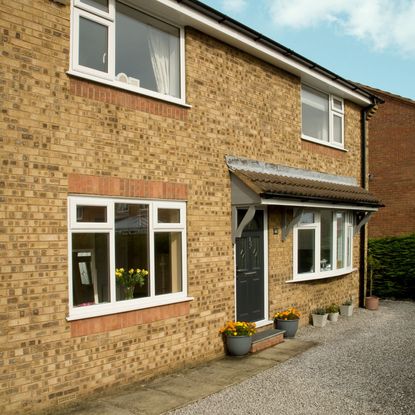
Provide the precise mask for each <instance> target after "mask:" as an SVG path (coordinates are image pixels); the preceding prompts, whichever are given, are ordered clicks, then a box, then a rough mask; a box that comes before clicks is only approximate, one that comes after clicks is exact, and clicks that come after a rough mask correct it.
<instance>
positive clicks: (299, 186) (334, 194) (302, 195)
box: [231, 169, 383, 208]
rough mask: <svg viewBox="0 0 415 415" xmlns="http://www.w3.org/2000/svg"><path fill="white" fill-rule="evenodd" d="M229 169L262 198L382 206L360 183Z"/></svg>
mask: <svg viewBox="0 0 415 415" xmlns="http://www.w3.org/2000/svg"><path fill="white" fill-rule="evenodd" d="M231 172H232V173H233V174H234V175H235V176H236V177H238V178H239V179H240V180H241V181H242V182H243V183H244V184H245V185H246V186H247V187H249V188H250V189H251V190H252V191H254V192H255V193H256V194H258V195H259V196H261V197H262V198H263V199H267V198H282V199H291V200H292V199H297V200H301V201H310V202H330V203H337V204H353V205H359V206H365V207H374V208H377V207H381V206H383V205H382V204H381V202H380V201H379V200H378V199H377V198H376V197H375V196H373V195H372V194H370V193H369V192H368V191H367V190H365V189H363V188H362V187H359V186H353V185H346V184H339V183H333V182H327V181H320V180H310V179H304V178H298V177H288V176H284V175H278V174H270V173H264V172H258V171H249V170H237V169H236V170H231Z"/></svg>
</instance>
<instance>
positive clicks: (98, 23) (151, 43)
mask: <svg viewBox="0 0 415 415" xmlns="http://www.w3.org/2000/svg"><path fill="white" fill-rule="evenodd" d="M133 4H134V3H131V2H127V1H119V0H74V2H73V5H72V26H71V27H72V34H71V68H70V71H69V73H71V74H74V75H77V76H81V77H83V78H87V79H90V80H93V81H96V82H101V83H105V84H108V85H111V86H115V87H119V88H123V89H127V90H129V91H133V92H138V93H142V94H145V95H149V96H152V97H154V98H159V99H163V100H167V101H171V102H175V103H179V104H184V103H185V102H184V95H185V90H184V86H185V82H184V30H183V28H182V27H178V26H175V25H173V24H171V23H169V22H167V21H164V20H162V19H159V18H157V17H154V16H150V15H149V14H147V13H146V12H143V11H142V10H140V9H139V8H137V7H135V6H133ZM144 4H145V3H144Z"/></svg>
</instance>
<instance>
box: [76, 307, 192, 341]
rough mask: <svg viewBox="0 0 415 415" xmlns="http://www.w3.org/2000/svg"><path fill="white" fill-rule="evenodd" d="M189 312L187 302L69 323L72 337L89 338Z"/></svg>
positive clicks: (184, 314)
mask: <svg viewBox="0 0 415 415" xmlns="http://www.w3.org/2000/svg"><path fill="white" fill-rule="evenodd" d="M189 310H190V303H189V302H188V301H186V302H182V303H175V304H168V305H163V306H158V307H151V308H145V309H142V310H134V311H128V312H126V313H119V314H111V315H108V316H101V317H92V318H86V319H83V320H75V321H71V322H70V323H69V324H70V326H71V336H72V337H79V336H88V335H90V334H96V333H104V332H108V331H111V330H119V329H123V328H126V327H132V326H138V325H140V324H148V323H152V322H154V321H158V320H167V319H169V318H175V317H180V316H186V315H187V314H189Z"/></svg>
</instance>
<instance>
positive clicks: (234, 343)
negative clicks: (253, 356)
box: [219, 321, 256, 356]
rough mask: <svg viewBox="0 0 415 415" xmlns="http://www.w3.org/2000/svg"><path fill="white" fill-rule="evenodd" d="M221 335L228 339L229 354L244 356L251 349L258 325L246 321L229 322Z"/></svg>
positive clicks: (222, 329) (221, 330) (220, 331)
mask: <svg viewBox="0 0 415 415" xmlns="http://www.w3.org/2000/svg"><path fill="white" fill-rule="evenodd" d="M219 333H220V334H222V336H224V337H225V339H226V348H227V350H228V353H229V354H231V355H233V356H243V355H245V354H247V353H248V352H249V350H250V349H251V344H252V335H253V334H255V333H256V325H255V323H249V322H246V321H228V322H227V323H226V324H225V325H224V326H223V327H222V328H221V329H220V330H219Z"/></svg>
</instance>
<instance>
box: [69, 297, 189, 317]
mask: <svg viewBox="0 0 415 415" xmlns="http://www.w3.org/2000/svg"><path fill="white" fill-rule="evenodd" d="M163 297H164V296H163ZM193 299H194V298H193V297H177V296H176V297H173V298H160V299H159V298H157V299H154V298H152V299H149V298H144V299H143V298H137V299H135V300H126V301H118V302H116V303H102V304H97V305H91V306H85V307H74V308H72V309H71V310H70V312H69V316H68V317H66V320H67V321H74V320H81V319H85V318H92V317H102V316H107V315H110V314H118V313H125V312H128V311H136V310H143V309H146V308H152V307H160V306H164V305H169V304H176V303H183V302H186V301H192V300H193Z"/></svg>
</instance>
